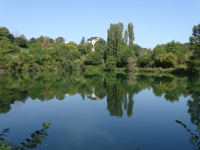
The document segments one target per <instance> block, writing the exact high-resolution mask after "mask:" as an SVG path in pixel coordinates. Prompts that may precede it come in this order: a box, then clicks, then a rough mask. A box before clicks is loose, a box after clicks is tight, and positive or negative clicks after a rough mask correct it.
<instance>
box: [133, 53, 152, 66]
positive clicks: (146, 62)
mask: <svg viewBox="0 0 200 150" xmlns="http://www.w3.org/2000/svg"><path fill="white" fill-rule="evenodd" d="M137 65H138V66H139V67H151V66H153V65H154V63H153V61H152V58H151V55H150V54H147V53H145V54H142V55H140V56H139V57H138V59H137Z"/></svg>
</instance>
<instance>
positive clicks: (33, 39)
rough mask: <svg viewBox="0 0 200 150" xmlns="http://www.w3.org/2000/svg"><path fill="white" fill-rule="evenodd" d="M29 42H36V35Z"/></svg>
mask: <svg viewBox="0 0 200 150" xmlns="http://www.w3.org/2000/svg"><path fill="white" fill-rule="evenodd" d="M28 42H29V43H36V42H37V40H36V39H35V38H34V37H32V38H31V39H30V40H29V41H28Z"/></svg>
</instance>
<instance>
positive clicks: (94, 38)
mask: <svg viewBox="0 0 200 150" xmlns="http://www.w3.org/2000/svg"><path fill="white" fill-rule="evenodd" d="M100 39H102V38H100V37H91V38H90V40H91V43H92V45H93V46H94V44H95V43H96V42H97V41H98V40H100ZM94 50H95V49H94V47H93V48H92V51H94Z"/></svg>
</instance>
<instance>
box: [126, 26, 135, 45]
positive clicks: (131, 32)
mask: <svg viewBox="0 0 200 150" xmlns="http://www.w3.org/2000/svg"><path fill="white" fill-rule="evenodd" d="M128 36H129V46H132V45H133V41H134V40H135V36H134V31H133V24H132V23H129V24H128Z"/></svg>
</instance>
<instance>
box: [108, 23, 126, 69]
mask: <svg viewBox="0 0 200 150" xmlns="http://www.w3.org/2000/svg"><path fill="white" fill-rule="evenodd" d="M123 29H124V26H123V24H122V23H120V22H119V23H118V24H111V25H110V29H108V31H107V32H108V36H107V49H106V58H108V57H109V56H113V57H114V58H115V59H116V60H117V63H118V65H119V64H120V63H121V60H122V56H123V52H124V42H123Z"/></svg>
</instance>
